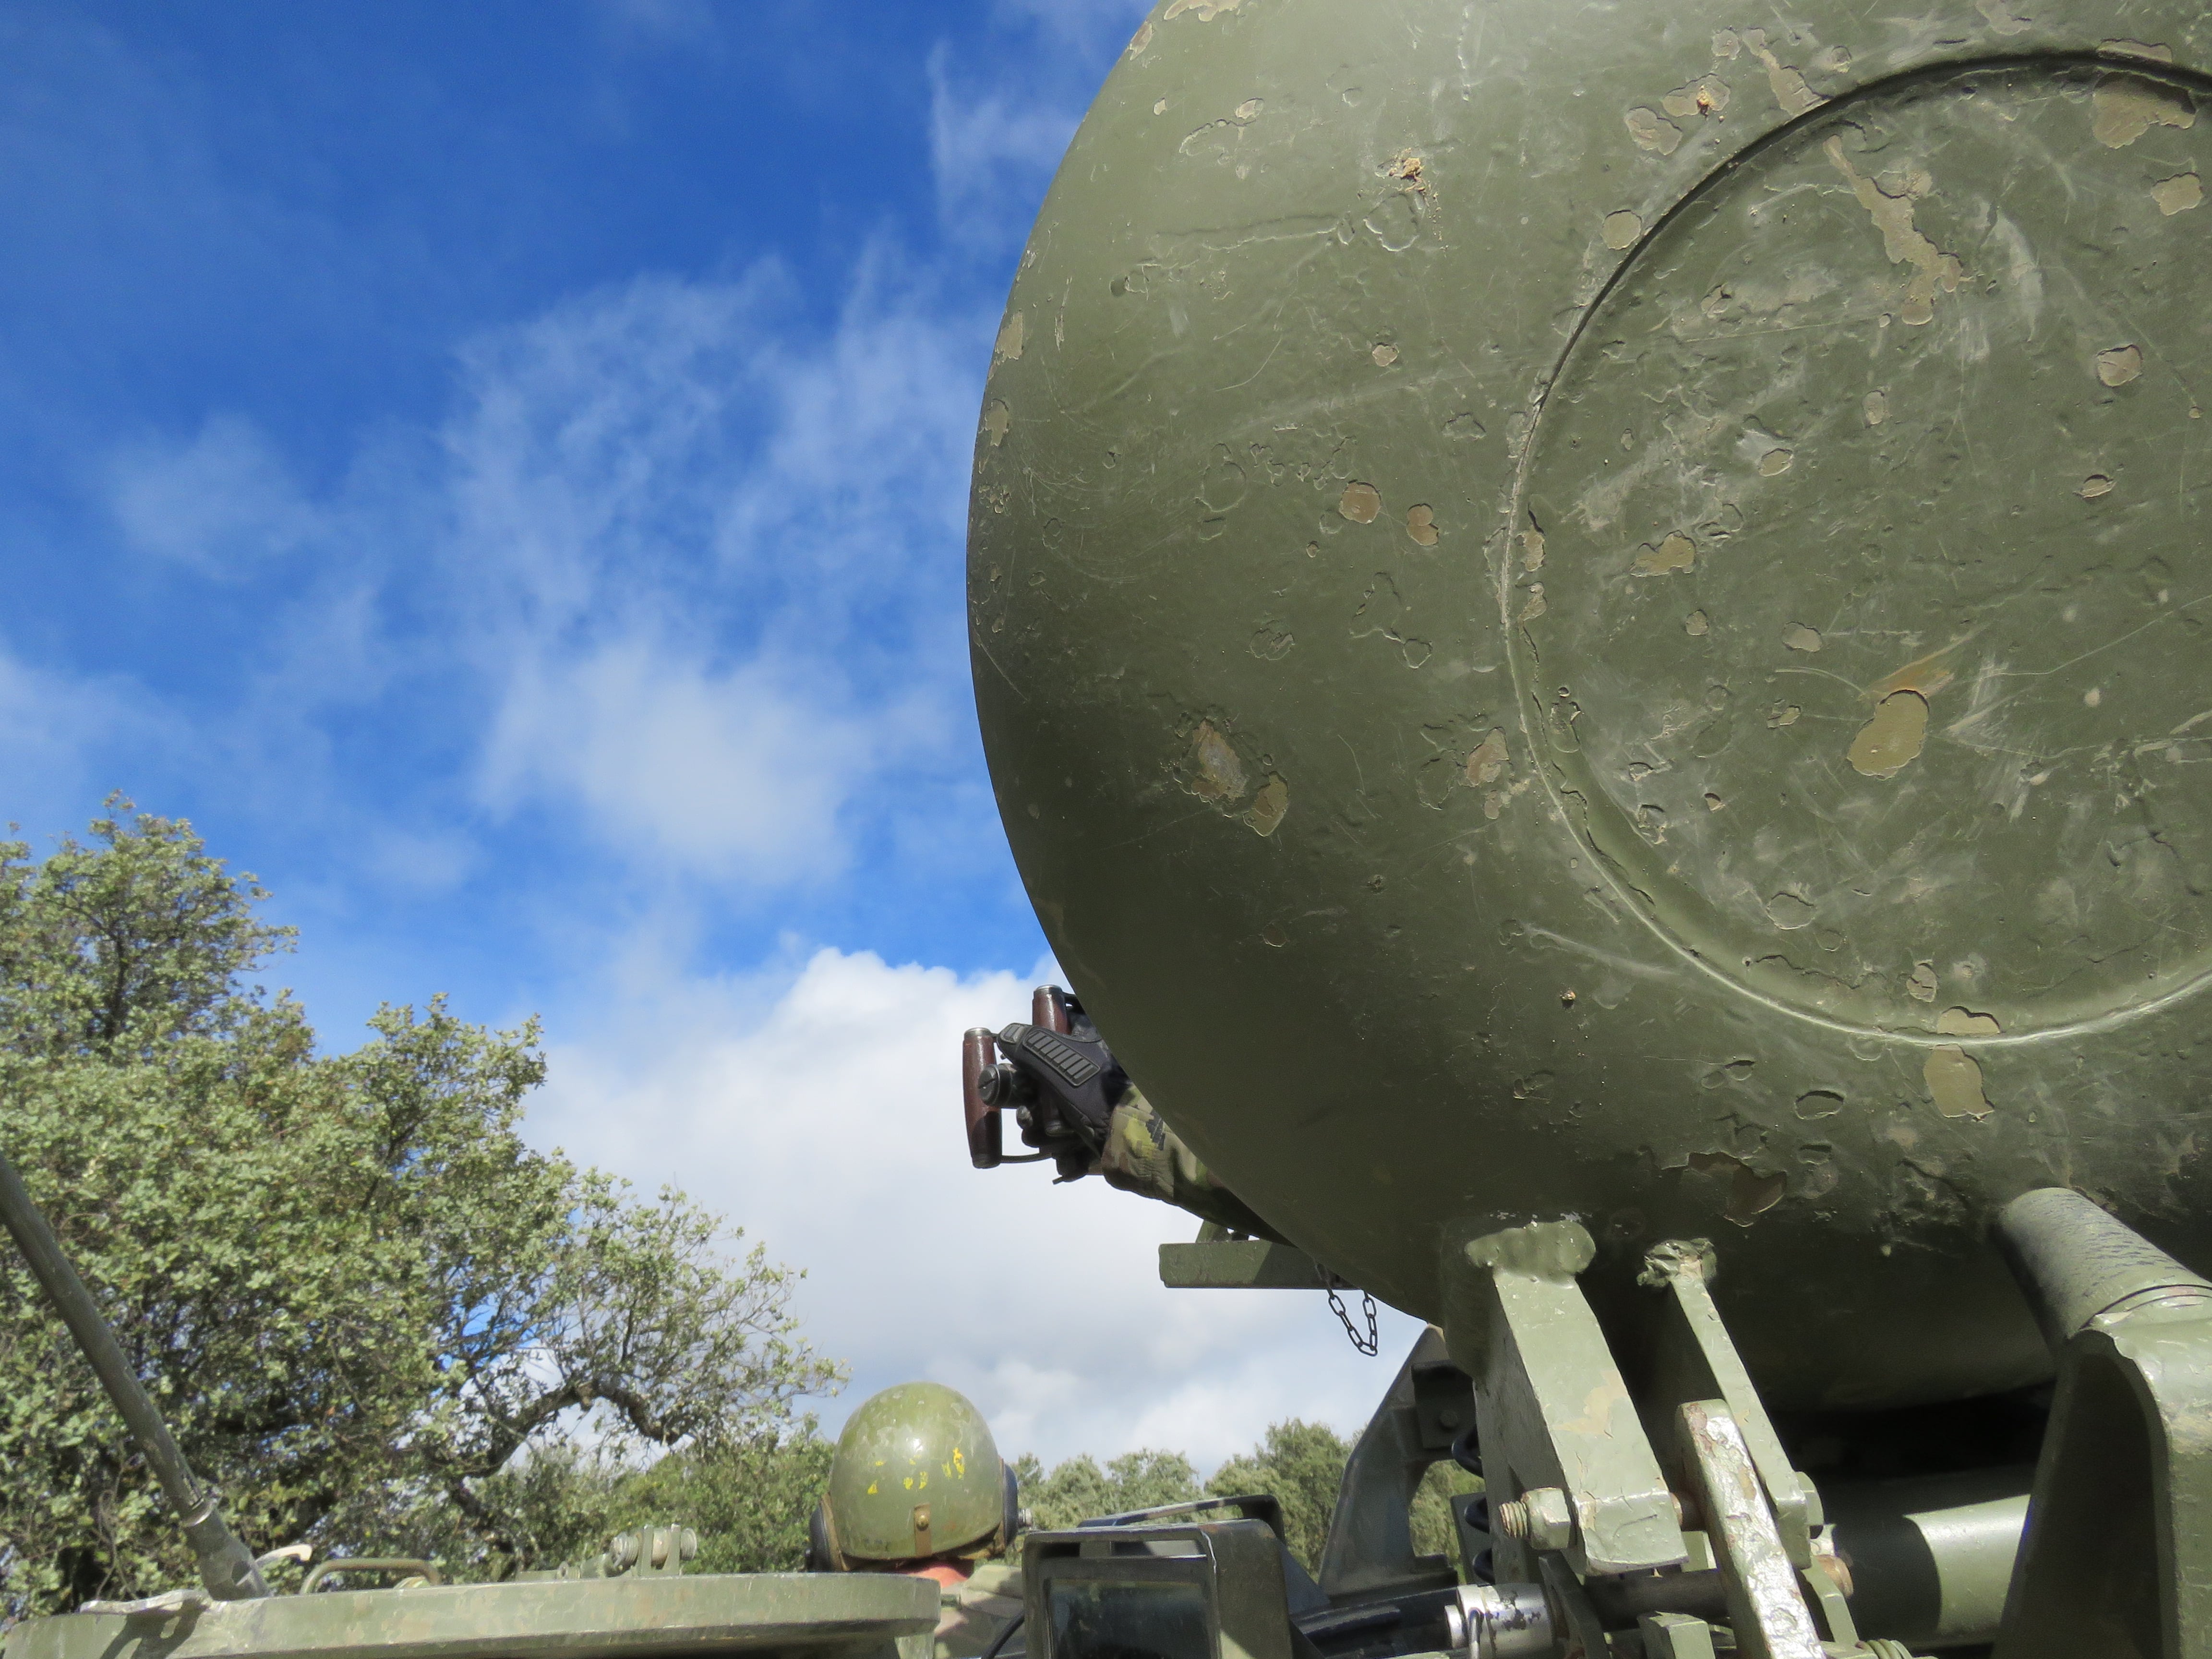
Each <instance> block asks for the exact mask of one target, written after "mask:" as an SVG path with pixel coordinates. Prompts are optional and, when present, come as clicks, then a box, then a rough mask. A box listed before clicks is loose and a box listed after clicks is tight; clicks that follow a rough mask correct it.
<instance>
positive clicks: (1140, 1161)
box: [1097, 1085, 1275, 1238]
mask: <svg viewBox="0 0 2212 1659" xmlns="http://www.w3.org/2000/svg"><path fill="white" fill-rule="evenodd" d="M1097 1168H1098V1173H1099V1174H1100V1175H1103V1176H1105V1177H1106V1182H1107V1184H1108V1185H1109V1186H1112V1187H1119V1188H1121V1190H1122V1191H1123V1192H1125V1193H1139V1194H1143V1195H1144V1196H1145V1197H1146V1198H1156V1199H1158V1200H1159V1201H1160V1202H1161V1203H1163V1204H1172V1205H1174V1206H1176V1207H1177V1208H1178V1209H1183V1210H1188V1211H1189V1212H1191V1214H1193V1215H1194V1216H1196V1217H1198V1218H1200V1220H1201V1221H1212V1222H1214V1223H1217V1224H1218V1225H1221V1226H1224V1227H1226V1228H1228V1229H1229V1230H1230V1231H1231V1232H1237V1233H1248V1234H1250V1235H1252V1236H1254V1237H1260V1238H1273V1237H1275V1232H1274V1230H1273V1228H1271V1227H1269V1226H1268V1225H1267V1223H1266V1222H1264V1221H1262V1220H1261V1219H1260V1218H1259V1217H1258V1216H1256V1215H1255V1214H1254V1213H1253V1212H1251V1211H1250V1210H1249V1209H1248V1208H1247V1207H1245V1205H1244V1202H1243V1200H1241V1199H1239V1198H1238V1197H1237V1194H1234V1193H1232V1192H1231V1191H1230V1190H1229V1189H1228V1188H1226V1187H1225V1186H1223V1185H1222V1184H1221V1182H1219V1181H1218V1180H1217V1179H1215V1177H1214V1176H1213V1174H1212V1171H1211V1170H1208V1169H1207V1168H1206V1165H1205V1164H1203V1163H1201V1162H1200V1159H1199V1156H1198V1154H1197V1153H1196V1152H1193V1151H1191V1149H1190V1148H1189V1147H1188V1146H1186V1145H1184V1144H1183V1140H1182V1137H1181V1136H1180V1135H1178V1134H1176V1132H1175V1131H1174V1130H1173V1129H1170V1127H1168V1126H1167V1124H1166V1123H1165V1122H1164V1121H1163V1120H1162V1118H1161V1117H1160V1115H1159V1113H1158V1111H1156V1110H1154V1109H1153V1107H1152V1103H1151V1102H1150V1101H1148V1100H1146V1098H1145V1097H1144V1093H1143V1091H1140V1090H1139V1089H1138V1088H1137V1087H1136V1086H1135V1085H1130V1087H1129V1088H1128V1090H1127V1091H1126V1092H1124V1093H1123V1095H1122V1096H1121V1102H1120V1103H1119V1104H1117V1105H1116V1106H1115V1108H1114V1112H1113V1115H1112V1116H1111V1117H1110V1118H1109V1119H1108V1120H1107V1123H1106V1146H1105V1150H1104V1151H1103V1152H1101V1153H1100V1154H1099V1157H1098V1165H1097Z"/></svg>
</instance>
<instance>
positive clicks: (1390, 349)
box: [1367, 340, 1398, 368]
mask: <svg viewBox="0 0 2212 1659" xmlns="http://www.w3.org/2000/svg"><path fill="white" fill-rule="evenodd" d="M1367 356H1368V357H1369V358H1370V360H1371V361H1372V362H1374V364H1375V367H1376V368H1389V367H1390V365H1391V364H1393V363H1395V362H1397V361H1398V348H1397V347H1395V346H1394V345H1392V344H1391V343H1389V341H1388V340H1384V341H1382V342H1380V343H1378V344H1376V347H1375V349H1373V350H1371V351H1370V352H1369V353H1368V354H1367Z"/></svg>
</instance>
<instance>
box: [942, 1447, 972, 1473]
mask: <svg viewBox="0 0 2212 1659" xmlns="http://www.w3.org/2000/svg"><path fill="white" fill-rule="evenodd" d="M967 1473H968V1460H967V1459H966V1458H964V1457H963V1456H961V1455H960V1448H959V1447H957V1446H955V1447H954V1448H953V1449H952V1467H951V1468H949V1469H947V1470H945V1474H967Z"/></svg>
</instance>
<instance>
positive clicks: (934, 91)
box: [929, 47, 1083, 244]
mask: <svg viewBox="0 0 2212 1659" xmlns="http://www.w3.org/2000/svg"><path fill="white" fill-rule="evenodd" d="M997 79H998V77H995V76H994V77H992V80H994V81H996V80H997ZM1002 84H1003V83H1002ZM929 89H930V97H929V159H930V170H931V173H932V174H933V177H934V179H935V180H936V184H937V210H938V217H939V222H940V223H941V225H942V226H943V228H944V230H945V234H946V235H947V236H948V237H951V238H953V239H954V240H959V241H966V242H971V243H973V242H981V243H985V244H989V243H992V242H997V241H1004V240H1018V239H1019V238H1020V237H1022V236H1024V234H1027V232H1028V230H1029V225H1028V222H1027V212H1026V209H1025V206H1024V204H1027V203H1028V202H1029V201H1030V200H1031V199H1033V197H1034V193H1035V191H1036V186H1037V185H1039V184H1041V183H1042V180H1043V179H1047V178H1049V177H1050V176H1051V174H1052V172H1053V170H1054V168H1055V167H1058V166H1059V165H1060V155H1061V153H1062V152H1063V151H1064V150H1066V148H1067V141H1068V140H1069V139H1070V138H1071V137H1073V136H1074V134H1075V129H1076V126H1077V125H1078V123H1079V121H1080V120H1081V119H1082V115H1083V105H1082V103H1081V102H1079V101H1077V100H1072V99H1053V98H1039V97H1037V96H1036V94H1034V93H1027V94H1015V93H1012V92H1009V91H1006V90H1000V89H998V88H994V87H992V86H991V85H990V84H989V82H986V83H985V84H984V85H982V86H979V85H977V84H976V82H975V81H973V80H968V79H964V78H958V77H956V76H955V74H954V71H953V67H952V62H951V53H950V52H947V51H945V49H944V48H942V47H940V48H939V50H938V51H936V52H933V53H932V54H931V56H930V59H929Z"/></svg>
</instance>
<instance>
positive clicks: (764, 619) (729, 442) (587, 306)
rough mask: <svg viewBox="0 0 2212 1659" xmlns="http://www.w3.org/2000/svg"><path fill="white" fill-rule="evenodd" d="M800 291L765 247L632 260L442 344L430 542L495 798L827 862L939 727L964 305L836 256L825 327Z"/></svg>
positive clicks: (658, 865)
mask: <svg viewBox="0 0 2212 1659" xmlns="http://www.w3.org/2000/svg"><path fill="white" fill-rule="evenodd" d="M800 310H801V307H799V304H798V302H797V301H796V299H795V297H794V296H793V295H791V294H790V293H789V292H788V291H787V286H786V285H785V284H784V283H783V282H782V280H781V277H780V276H778V275H777V273H776V272H775V270H773V269H769V268H764V269H763V270H758V271H756V272H755V273H753V274H752V275H751V276H748V277H746V278H744V279H742V280H739V281H735V282H709V281H702V282H684V281H678V280H675V279H671V278H650V279H641V280H639V281H637V282H635V283H629V284H628V285H626V286H624V287H623V288H621V289H615V290H611V291H607V292H603V293H599V294H596V295H587V296H585V297H583V298H580V299H579V300H577V301H572V302H571V303H569V304H567V305H564V306H562V307H559V308H557V309H556V311H554V312H553V313H550V314H549V315H547V316H545V317H543V318H541V319H538V320H536V321H534V322H532V323H531V324H529V325H525V326H522V327H520V328H515V329H511V330H506V331H500V332H497V333H495V334H493V335H489V336H487V337H484V338H483V339H481V340H479V341H477V343H474V344H473V345H471V347H470V348H469V349H468V350H467V351H466V352H465V354H464V362H465V366H466V373H465V381H466V397H465V402H464V406H463V408H462V410H460V412H459V414H458V415H457V416H456V417H455V419H454V420H453V422H451V423H449V425H448V427H447V431H446V434H445V436H444V441H443V444H442V450H443V453H445V455H446V456H447V464H448V469H449V471H448V476H447V483H446V486H445V488H446V489H447V495H448V499H449V502H450V507H449V518H450V526H451V527H450V530H449V532H448V535H447V541H446V544H445V545H444V548H443V550H442V551H441V563H442V566H443V570H444V577H445V580H446V582H447V585H448V586H449V587H450V589H451V591H452V592H453V593H454V594H455V596H456V598H455V606H454V608H455V611H456V612H457V613H458V614H459V616H461V617H465V618H466V622H467V626H466V627H465V630H464V633H463V640H462V643H463V648H464V649H465V651H466V652H467V653H468V654H469V655H470V657H471V659H473V661H474V662H475V664H476V665H477V671H478V672H479V673H480V674H482V675H483V678H485V679H486V680H488V681H489V683H490V686H491V698H490V709H489V720H488V723H487V727H486V729H485V731H484V732H483V738H482V742H483V749H482V765H481V778H480V789H481V795H482V798H483V799H484V800H485V801H486V802H487V804H489V805H491V806H492V807H493V808H494V809H495V810H496V811H509V810H512V809H513V808H514V807H515V806H517V805H521V804H523V803H525V802H531V801H535V802H538V803H542V804H545V805H551V806H553V807H554V808H556V810H558V809H561V808H563V807H575V808H580V809H581V814H582V816H583V817H584V818H585V820H586V822H587V823H591V824H592V825H594V826H595V827H596V828H597V829H598V830H599V833H600V835H601V837H602V839H603V840H604V841H605V842H606V843H607V844H608V845H610V846H612V847H615V848H619V849H620V850H621V851H622V852H623V854H626V855H627V856H628V857H629V859H630V860H631V861H632V862H633V863H634V864H635V866H637V867H638V868H639V869H640V870H641V871H646V872H653V871H665V870H672V871H675V872H682V873H685V874H691V875H700V876H705V877H708V878H714V879H720V880H724V881H735V882H738V883H740V884H743V885H745V886H747V887H751V888H756V889H757V888H764V887H774V886H775V885H778V884H783V883H787V882H791V881H794V880H800V879H806V878H819V877H821V876H823V875H824V874H826V873H829V872H834V871H836V870H837V869H839V868H840V867H842V866H843V864H844V862H845V860H846V858H847V855H848V850H849V845H850V841H851V831H852V829H853V824H852V822H851V820H852V819H853V818H854V817H856V816H857V815H862V814H866V813H871V812H872V813H877V814H880V815H888V814H889V813H890V812H891V811H893V810H894V804H895V802H896V799H897V793H898V792H897V791H896V787H894V785H895V781H896V777H897V776H898V775H899V774H900V773H901V771H902V769H903V770H908V771H910V770H912V769H915V768H916V767H921V768H923V769H927V768H928V767H930V766H931V765H932V764H933V763H940V762H941V757H942V756H943V755H944V754H945V752H946V751H947V750H948V748H949V746H950V745H951V742H952V734H953V733H955V732H957V730H958V729H959V728H958V727H957V725H956V722H955V714H954V711H955V710H957V709H958V708H962V707H963V705H964V702H965V690H964V686H963V684H962V683H961V674H962V671H963V666H964V665H963V659H962V655H961V653H960V651H959V649H958V646H959V642H960V623H959V613H958V609H957V579H952V580H948V579H947V578H946V576H945V572H946V571H947V570H948V569H950V570H957V562H958V560H959V557H960V536H961V529H962V521H963V516H964V513H963V508H964V501H965V493H966V492H965V486H966V467H965V459H966V453H967V449H968V445H969V439H970V432H971V428H972V424H973V419H974V404H975V395H976V394H975V384H976V381H977V376H978V374H979V373H980V370H979V368H977V367H976V364H975V361H974V360H975V358H976V357H977V356H979V355H980V354H979V352H978V351H977V350H976V349H974V348H975V339H980V338H981V337H982V336H983V331H984V329H985V326H986V325H985V323H984V321H983V320H982V319H981V318H978V319H975V320H973V321H972V322H970V323H969V324H968V325H965V326H964V327H963V326H962V325H958V324H957V323H956V322H954V321H951V320H948V319H945V318H944V317H942V316H939V315H933V314H932V313H929V312H928V311H927V308H926V307H923V306H921V304H920V302H919V299H918V296H917V295H915V293H914V292H913V291H912V290H911V289H907V290H904V291H902V290H900V289H898V288H897V287H896V286H895V285H893V284H892V283H890V281H889V280H888V278H885V277H881V276H879V275H878V270H877V265H876V264H875V263H872V262H866V261H864V262H863V270H862V271H861V273H860V276H858V277H857V278H856V280H855V284H854V294H853V295H852V297H851V299H850V301H849V302H848V306H847V307H846V308H845V310H844V313H843V314H842V316H841V318H840V319H839V320H838V323H837V325H836V327H834V328H832V329H830V330H829V331H824V332H823V334H822V335H821V336H820V337H817V338H813V339H809V338H808V337H805V335H803V334H801V333H799V331H797V330H796V329H794V327H793V319H794V318H795V316H796V315H797V314H798V313H799V311H800ZM969 336H974V337H975V339H970V338H969ZM939 635H942V638H941V639H940V638H939V637H938V636H939Z"/></svg>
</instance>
